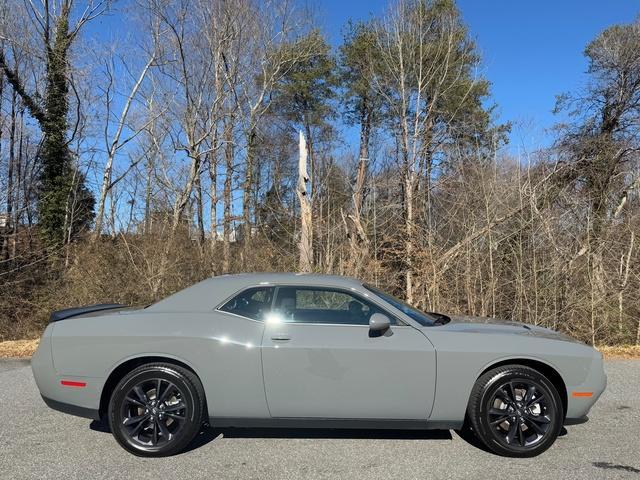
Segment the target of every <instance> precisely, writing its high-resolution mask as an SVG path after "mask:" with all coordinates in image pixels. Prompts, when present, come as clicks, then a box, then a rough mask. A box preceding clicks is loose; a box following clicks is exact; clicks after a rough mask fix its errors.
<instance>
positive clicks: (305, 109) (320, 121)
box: [273, 30, 338, 127]
mask: <svg viewBox="0 0 640 480" xmlns="http://www.w3.org/2000/svg"><path fill="white" fill-rule="evenodd" d="M284 48H285V50H288V51H289V52H302V55H301V58H299V59H298V61H296V62H294V63H293V64H292V65H291V66H290V68H288V69H287V71H286V73H285V75H284V76H283V77H282V78H281V79H280V81H279V82H278V85H277V87H276V91H275V93H274V102H273V108H274V110H276V111H278V112H279V113H280V114H281V115H283V116H284V117H285V118H286V119H287V120H289V121H291V122H294V123H296V124H298V125H302V126H305V127H308V126H326V125H327V123H328V121H329V120H330V119H331V118H332V117H333V116H334V115H335V108H334V106H333V105H332V100H333V99H334V98H335V96H336V92H335V90H336V88H337V86H338V78H337V75H336V62H335V59H334V58H333V56H332V55H331V47H330V46H329V44H328V43H327V41H326V40H325V39H324V37H323V36H322V34H321V33H320V32H319V31H318V30H313V31H312V32H311V33H309V34H308V35H306V36H304V37H302V38H300V39H298V40H296V41H295V42H293V43H291V44H289V45H287V46H286V47H284ZM290 56H291V57H295V56H296V55H295V54H294V53H291V54H290Z"/></svg>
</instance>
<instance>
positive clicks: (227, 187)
mask: <svg viewBox="0 0 640 480" xmlns="http://www.w3.org/2000/svg"><path fill="white" fill-rule="evenodd" d="M224 138H225V144H224V156H225V176H224V187H223V192H222V196H223V204H224V205H223V208H224V212H223V219H222V222H223V226H222V235H223V238H222V272H223V273H229V271H230V268H231V209H232V198H231V186H232V184H231V182H232V180H233V156H234V148H233V120H232V119H229V120H228V121H227V124H226V125H225V131H224Z"/></svg>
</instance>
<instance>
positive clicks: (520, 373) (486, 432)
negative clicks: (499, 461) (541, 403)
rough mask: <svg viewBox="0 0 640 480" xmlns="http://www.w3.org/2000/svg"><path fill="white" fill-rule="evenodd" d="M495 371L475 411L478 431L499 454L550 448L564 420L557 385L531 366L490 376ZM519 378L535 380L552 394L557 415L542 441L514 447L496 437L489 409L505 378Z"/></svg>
mask: <svg viewBox="0 0 640 480" xmlns="http://www.w3.org/2000/svg"><path fill="white" fill-rule="evenodd" d="M491 373H492V372H489V373H488V375H489V377H490V379H489V381H488V382H486V383H484V386H483V387H482V389H481V391H480V398H479V401H478V402H477V405H476V408H475V410H476V411H474V412H473V414H474V415H475V418H474V420H475V421H474V422H473V424H474V427H475V428H476V429H477V432H476V433H477V434H478V436H479V437H480V438H481V440H482V441H483V443H484V444H485V445H486V446H487V447H488V448H489V449H491V450H492V451H494V452H495V453H497V454H499V455H504V456H510V457H533V456H536V455H539V454H541V453H542V452H544V451H545V450H547V449H548V448H549V447H550V446H551V445H552V444H553V443H554V442H555V440H556V438H557V437H558V435H559V434H560V431H561V429H562V424H563V419H564V412H563V408H562V401H561V399H560V396H559V394H558V392H557V390H556V388H555V387H554V386H553V384H552V383H551V382H550V381H549V380H547V378H546V377H545V376H544V375H542V374H540V373H538V372H537V371H535V370H533V369H530V368H518V367H513V368H509V369H506V370H502V371H500V372H494V375H490V374H491ZM518 379H521V380H526V381H531V382H535V383H536V384H537V385H539V386H541V387H542V388H543V391H544V392H545V394H548V395H549V396H550V399H551V408H553V410H554V415H553V422H552V425H551V426H550V427H549V428H550V432H549V433H548V434H547V436H546V438H544V439H543V440H542V441H541V442H540V443H538V444H536V445H534V446H531V447H525V448H522V447H514V448H510V447H507V446H505V445H504V444H502V443H500V442H499V441H498V440H497V439H496V438H495V436H494V434H493V432H492V430H491V426H490V425H489V420H488V418H487V415H486V412H487V410H488V408H490V405H489V403H490V401H491V399H492V397H493V394H494V393H495V391H496V390H497V389H498V388H499V386H500V385H502V384H503V383H504V382H505V381H510V380H518ZM485 381H486V379H485Z"/></svg>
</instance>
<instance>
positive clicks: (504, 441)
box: [467, 365, 564, 457]
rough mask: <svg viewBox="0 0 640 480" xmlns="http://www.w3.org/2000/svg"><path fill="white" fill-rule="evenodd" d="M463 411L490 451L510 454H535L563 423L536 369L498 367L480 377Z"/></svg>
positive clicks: (555, 396) (555, 395) (554, 395)
mask: <svg viewBox="0 0 640 480" xmlns="http://www.w3.org/2000/svg"><path fill="white" fill-rule="evenodd" d="M467 414H468V417H469V420H470V423H471V426H472V429H473V431H474V433H475V434H476V436H477V437H478V438H479V439H480V440H481V441H482V442H483V443H484V444H485V445H486V446H487V447H488V448H489V449H490V450H492V451H494V452H495V453H498V454H499V455H505V456H512V457H532V456H535V455H539V454H540V453H542V452H543V451H545V450H546V449H547V448H549V447H550V446H551V445H552V444H553V442H555V440H556V438H557V436H558V434H559V433H560V429H561V428H562V423H563V416H564V413H563V410H562V402H561V400H560V397H559V395H558V392H557V390H556V388H555V387H554V386H553V384H552V383H551V382H550V381H549V380H548V379H547V378H546V377H544V375H542V374H541V373H540V372H538V371H536V370H534V369H531V368H528V367H524V366H520V365H507V366H504V367H498V368H496V369H494V370H491V371H489V372H487V373H486V374H484V375H483V376H481V377H480V378H479V379H478V381H477V382H476V385H475V386H474V389H473V391H472V394H471V398H470V400H469V408H468V410H467Z"/></svg>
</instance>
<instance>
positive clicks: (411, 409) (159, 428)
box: [31, 273, 606, 457]
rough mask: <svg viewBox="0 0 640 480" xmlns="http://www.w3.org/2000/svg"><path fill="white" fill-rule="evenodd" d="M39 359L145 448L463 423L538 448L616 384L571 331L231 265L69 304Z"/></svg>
mask: <svg viewBox="0 0 640 480" xmlns="http://www.w3.org/2000/svg"><path fill="white" fill-rule="evenodd" d="M31 363H32V368H33V374H34V377H35V380H36V383H37V386H38V388H39V390H40V393H41V395H42V398H43V399H44V401H45V403H46V404H47V405H48V406H49V407H51V408H53V409H56V410H59V411H62V412H65V413H69V414H72V415H78V416H82V417H87V418H92V419H96V420H102V421H105V422H108V424H109V427H110V430H111V432H112V433H113V436H114V437H115V439H116V441H117V442H118V443H119V444H120V445H121V446H122V447H124V448H125V449H126V450H128V451H129V452H131V453H133V454H136V455H141V456H166V455H172V454H175V453H178V452H180V451H181V450H183V449H184V448H185V447H186V446H187V445H188V444H189V443H190V442H191V441H192V440H193V439H194V437H195V436H196V435H197V434H198V432H199V431H200V429H201V428H203V425H206V424H210V425H212V426H214V427H294V428H295V427H303V428H310V427H320V428H393V429H463V430H464V431H466V432H470V433H472V434H473V435H475V436H476V437H477V439H478V440H479V441H480V442H481V443H482V444H484V445H485V446H486V447H487V448H488V449H490V450H491V451H493V452H495V453H496V454H499V455H505V456H513V457H530V456H534V455H538V454H540V453H541V452H543V451H545V450H546V449H547V448H549V447H550V446H551V444H553V442H554V441H555V439H556V438H557V436H558V434H559V433H560V431H561V429H562V428H563V425H570V424H575V423H580V422H583V421H585V420H586V415H587V413H588V412H589V409H590V408H591V407H592V406H593V404H594V403H595V402H596V400H597V399H598V397H599V396H600V394H601V393H602V392H603V390H604V389H605V386H606V376H605V373H604V370H603V361H602V355H601V354H600V353H599V352H598V351H596V350H595V349H593V348H592V347H590V346H588V345H585V344H583V343H580V342H578V341H576V340H573V339H572V338H570V337H568V336H566V335H563V334H561V333H558V332H555V331H553V330H550V329H547V328H543V327H540V326H535V325H527V324H523V323H517V322H499V321H496V320H494V319H485V318H462V317H457V318H456V317H453V316H447V315H444V314H439V313H428V312H422V311H420V310H417V309H416V308H414V307H412V306H410V305H408V304H406V303H404V302H403V301H401V300H399V299H397V298H395V297H393V296H392V295H390V294H388V293H385V292H384V291H382V290H380V289H378V288H375V287H373V286H371V285H368V284H366V283H363V282H361V281H358V280H356V279H353V278H348V277H340V276H329V275H309V274H276V273H264V274H240V275H223V276H218V277H214V278H211V279H208V280H204V281H202V282H200V283H198V284H196V285H193V286H191V287H189V288H187V289H185V290H182V291H180V292H177V293H175V294H173V295H171V296H169V297H167V298H165V299H164V300H161V301H159V302H157V303H154V304H152V305H150V306H147V307H145V308H141V309H131V308H128V307H126V306H123V305H117V304H106V305H104V304H103V305H94V306H89V307H79V308H70V309H66V310H60V311H57V312H54V313H52V314H51V318H50V323H49V325H48V326H47V328H46V330H45V331H44V333H43V335H42V340H41V342H40V346H39V347H38V350H37V351H36V353H35V354H34V356H33V359H32V362H31Z"/></svg>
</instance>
